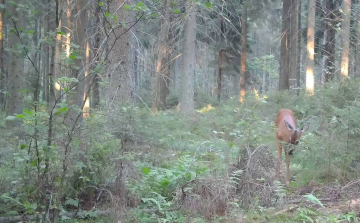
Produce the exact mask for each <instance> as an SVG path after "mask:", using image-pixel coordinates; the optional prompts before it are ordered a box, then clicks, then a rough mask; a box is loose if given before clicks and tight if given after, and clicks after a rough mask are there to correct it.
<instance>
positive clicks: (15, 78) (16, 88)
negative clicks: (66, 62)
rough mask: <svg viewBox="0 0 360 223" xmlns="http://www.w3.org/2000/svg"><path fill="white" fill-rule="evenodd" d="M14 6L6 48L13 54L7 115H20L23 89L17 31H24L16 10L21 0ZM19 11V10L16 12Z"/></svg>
mask: <svg viewBox="0 0 360 223" xmlns="http://www.w3.org/2000/svg"><path fill="white" fill-rule="evenodd" d="M14 2H15V3H16V4H9V5H8V9H9V13H10V15H9V17H8V18H9V23H10V27H11V28H13V29H14V30H15V31H14V32H9V37H8V47H9V48H11V49H12V50H14V51H15V52H10V53H9V65H8V66H9V67H8V69H9V70H8V73H9V76H8V80H7V82H8V88H7V90H8V94H9V96H8V100H7V108H6V114H7V115H14V114H20V113H22V110H23V106H24V105H23V97H22V92H21V89H23V88H24V78H25V77H24V57H23V56H22V53H18V51H20V52H22V50H23V49H22V48H20V49H18V48H17V45H21V42H20V37H19V36H18V35H19V34H20V31H19V29H24V28H25V27H24V12H22V11H21V9H19V8H17V5H18V4H22V0H15V1H14ZM18 9H19V10H18ZM18 125H19V122H15V121H7V122H6V127H9V128H12V127H15V126H18Z"/></svg>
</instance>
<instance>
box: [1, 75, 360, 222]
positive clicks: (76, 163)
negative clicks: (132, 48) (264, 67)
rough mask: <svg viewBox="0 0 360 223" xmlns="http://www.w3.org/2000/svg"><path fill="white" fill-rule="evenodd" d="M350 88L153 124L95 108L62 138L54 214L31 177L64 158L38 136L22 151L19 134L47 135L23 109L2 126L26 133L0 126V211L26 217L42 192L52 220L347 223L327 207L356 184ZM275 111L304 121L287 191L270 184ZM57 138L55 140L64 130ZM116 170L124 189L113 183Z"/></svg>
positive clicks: (54, 169) (345, 214)
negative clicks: (16, 123) (81, 126)
mask: <svg viewBox="0 0 360 223" xmlns="http://www.w3.org/2000/svg"><path fill="white" fill-rule="evenodd" d="M358 86H359V83H358V82H348V83H344V84H342V85H341V86H340V85H339V84H334V85H329V86H328V87H327V88H324V89H321V90H319V91H317V92H316V93H315V96H306V95H300V96H296V95H291V94H288V93H279V92H274V93H270V94H268V95H267V96H260V97H259V96H257V95H255V94H254V95H250V94H248V98H247V100H246V101H245V103H244V104H241V105H240V104H239V103H237V99H235V98H234V99H230V100H228V101H226V102H223V103H221V104H219V105H217V106H216V107H213V106H206V107H204V108H200V107H199V110H198V112H197V113H196V114H195V115H193V116H191V117H188V116H183V115H180V114H177V113H174V112H172V111H170V110H168V111H164V112H159V113H158V115H156V116H153V115H152V114H151V112H149V110H147V108H141V107H125V106H124V107H120V108H119V109H117V110H116V111H115V112H114V113H113V114H112V115H111V116H105V115H104V114H103V113H102V112H94V114H93V115H92V116H91V117H90V118H88V119H85V126H86V128H85V130H84V131H83V135H82V136H81V137H79V138H74V139H73V140H72V142H71V145H70V148H71V150H69V151H68V155H69V157H68V159H69V160H68V162H67V165H68V166H67V168H68V169H67V173H66V176H65V178H64V179H65V180H64V182H63V184H64V185H63V186H62V185H61V179H60V178H59V179H57V178H55V179H54V182H55V184H54V187H60V189H61V191H63V194H64V195H65V197H64V198H65V199H66V202H65V203H64V204H65V205H63V206H57V205H58V204H59V200H60V199H62V198H61V197H58V196H57V195H56V194H52V193H51V188H49V191H50V192H48V193H46V194H45V193H43V192H42V191H39V185H38V183H39V182H43V181H40V180H37V178H39V177H40V178H43V177H46V176H42V173H43V171H44V169H45V168H46V164H45V163H44V161H43V160H44V159H46V156H48V157H49V159H50V162H51V164H52V165H51V169H50V170H49V173H50V176H52V177H56V176H61V175H62V174H63V163H62V162H59V161H61V160H64V159H65V158H64V153H63V152H64V151H60V150H58V149H57V147H56V146H55V145H53V146H51V147H50V148H47V147H46V146H45V145H46V138H45V137H42V138H41V137H40V138H38V140H37V141H36V143H37V148H38V150H37V151H36V150H35V151H30V150H29V148H30V147H31V148H35V147H34V143H35V141H34V139H33V138H31V137H30V136H31V135H33V134H34V133H35V131H36V129H37V131H38V134H39V135H46V125H47V119H46V117H45V118H44V114H43V113H41V112H35V111H31V110H24V113H23V114H21V115H18V116H16V117H14V118H11V119H15V120H17V119H19V120H22V127H21V128H22V129H23V131H24V132H25V135H26V137H24V138H23V139H20V138H15V137H13V134H14V133H13V132H11V131H7V130H6V129H5V128H4V127H2V130H1V139H0V140H1V144H2V145H4V146H3V148H2V151H1V164H0V165H1V168H0V179H1V185H0V186H1V187H0V188H1V189H0V190H1V196H0V215H2V216H11V215H19V214H21V213H25V214H36V213H37V211H38V210H39V207H41V206H42V205H43V203H41V196H53V197H52V198H51V200H52V202H53V203H52V208H51V210H52V211H54V210H58V211H60V216H61V213H65V212H69V211H70V212H71V211H76V210H88V211H90V210H94V208H95V209H97V210H110V211H111V213H112V214H111V215H110V216H111V218H114V219H119V218H121V219H127V220H126V222H189V221H190V222H209V221H211V222H235V219H243V221H244V222H289V221H292V222H340V221H341V220H346V221H348V222H351V221H353V222H354V221H358V216H356V214H355V213H356V212H354V211H355V210H353V209H351V208H350V206H349V207H348V208H347V209H341V208H340V209H341V211H342V212H340V213H338V212H335V211H331V210H330V209H331V208H330V206H331V205H329V204H333V205H338V206H340V205H341V204H342V203H344V202H348V200H347V199H350V197H348V196H347V193H351V191H352V190H351V188H352V186H356V185H358V184H357V183H356V182H355V183H353V184H351V185H350V184H348V183H349V182H352V181H351V180H353V179H356V178H358V176H359V166H360V163H359V157H360V151H359V150H358V149H357V148H358V145H359V143H360V137H359V134H360V131H359V129H360V117H359V116H360V103H359V102H358V101H357V99H358V98H359V97H358V96H359V94H360V89H359V88H358ZM281 108H290V109H292V110H293V111H294V113H295V115H296V117H297V119H298V121H299V125H302V124H305V123H309V124H310V130H309V131H308V132H307V133H306V134H305V135H304V136H303V137H302V140H301V142H300V144H299V145H298V146H297V147H296V150H295V152H294V156H293V160H292V163H291V170H292V173H293V181H292V183H291V186H290V188H286V187H284V185H283V184H282V183H280V182H277V181H274V173H275V169H274V168H275V162H276V161H275V159H276V158H275V153H276V149H275V136H274V119H275V116H276V114H277V111H278V110H279V109H281ZM7 119H9V117H8V118H7ZM57 119H61V112H60V110H59V113H58V117H57ZM35 120H37V125H35V123H36V122H35ZM57 121H59V120H57ZM59 122H61V121H59ZM1 125H2V126H4V124H3V123H2V124H1ZM60 133H62V135H61V134H60ZM56 134H57V138H58V139H59V140H61V139H64V138H65V137H66V130H65V129H57V133H56ZM83 139H87V143H86V144H85V145H83V144H82V143H81V140H83ZM64 141H65V142H66V140H64ZM80 145H81V146H80ZM83 146H86V150H85V149H84V148H83ZM35 152H39V154H40V155H39V156H38V157H39V158H38V159H34V157H36V156H35V155H34V153H35ZM39 163H40V165H39ZM118 171H122V173H121V174H123V176H124V179H126V181H125V182H122V183H121V182H119V181H117V176H118V175H119V172H118ZM49 182H50V180H49ZM121 185H123V186H121ZM346 185H348V186H346ZM61 186H62V187H61ZM329 188H331V189H329ZM339 188H340V189H339ZM60 189H58V190H60ZM331 190H337V192H336V193H337V196H335V197H334V196H332V194H331V193H330V192H331ZM304 191H305V192H304ZM329 191H330V192H329ZM339 195H341V196H339ZM299 198H300V200H299V201H298V202H296V207H295V208H294V210H292V211H289V212H284V213H280V214H278V211H279V210H281V209H285V210H286V207H287V201H289V200H292V199H299ZM324 199H325V201H324ZM326 199H328V200H326ZM352 199H354V197H353V198H352ZM39 201H40V202H39ZM357 207H358V206H357ZM327 211H329V212H327ZM85 213H86V212H85ZM88 213H89V214H87V215H85V216H87V217H89V216H90V217H96V216H97V217H99V218H98V219H103V217H102V216H98V215H97V214H96V213H93V214H91V212H88ZM63 219H66V216H65V215H64V216H63ZM104 219H106V218H104ZM100 221H101V220H96V222H100ZM102 221H103V222H106V220H102ZM67 222H81V221H80V220H71V221H67ZM90 222H91V221H90Z"/></svg>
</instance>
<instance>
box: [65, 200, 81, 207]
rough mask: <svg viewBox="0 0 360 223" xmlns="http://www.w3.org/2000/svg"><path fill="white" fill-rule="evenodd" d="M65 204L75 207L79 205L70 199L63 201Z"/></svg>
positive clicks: (77, 201)
mask: <svg viewBox="0 0 360 223" xmlns="http://www.w3.org/2000/svg"><path fill="white" fill-rule="evenodd" d="M65 204H68V205H72V206H75V207H77V206H78V205H79V200H75V199H72V198H70V199H67V200H66V201H65Z"/></svg>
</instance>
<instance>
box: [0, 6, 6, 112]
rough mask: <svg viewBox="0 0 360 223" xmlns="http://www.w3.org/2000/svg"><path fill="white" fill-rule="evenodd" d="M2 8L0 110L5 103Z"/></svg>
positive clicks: (1, 14)
mask: <svg viewBox="0 0 360 223" xmlns="http://www.w3.org/2000/svg"><path fill="white" fill-rule="evenodd" d="M0 4H4V0H0ZM3 25H4V10H3V9H0V110H2V109H3V108H4V105H5V85H6V84H5V81H6V80H5V69H4V45H3V44H4V43H3V42H4V38H3V37H4V34H3Z"/></svg>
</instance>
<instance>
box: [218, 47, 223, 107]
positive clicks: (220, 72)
mask: <svg viewBox="0 0 360 223" xmlns="http://www.w3.org/2000/svg"><path fill="white" fill-rule="evenodd" d="M222 57H223V51H222V50H219V56H218V73H217V99H218V101H220V97H221V75H222V66H223V64H222V62H223V59H222Z"/></svg>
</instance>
